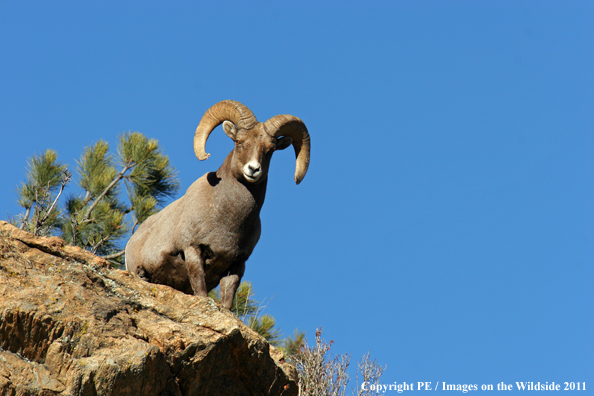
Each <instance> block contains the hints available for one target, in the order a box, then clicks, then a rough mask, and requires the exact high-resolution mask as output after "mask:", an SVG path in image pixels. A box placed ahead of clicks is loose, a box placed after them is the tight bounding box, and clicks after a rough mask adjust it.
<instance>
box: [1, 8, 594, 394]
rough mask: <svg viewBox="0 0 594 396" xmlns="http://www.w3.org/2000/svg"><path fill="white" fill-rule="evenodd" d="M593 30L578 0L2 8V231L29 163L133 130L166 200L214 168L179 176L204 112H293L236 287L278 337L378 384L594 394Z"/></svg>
mask: <svg viewBox="0 0 594 396" xmlns="http://www.w3.org/2000/svg"><path fill="white" fill-rule="evenodd" d="M593 21H594V3H592V2H589V1H563V2H562V1H558V2H550V1H521V2H512V1H481V2H475V1H451V2H444V1H436V2H433V1H423V2H412V1H389V2H388V1H383V2H380V1H366V2H362V1H361V2H352V1H349V2H313V1H311V2H299V3H297V2H287V1H275V2H272V1H266V2H265V1H250V2H247V1H244V2H239V1H238V2H229V1H221V2H113V1H105V2H62V1H51V2H41V1H38V2H35V1H29V2H17V1H4V2H1V3H0V134H1V138H2V140H1V142H2V149H3V150H2V152H3V154H2V156H1V157H0V158H1V159H0V161H1V162H0V164H1V167H2V172H1V173H0V185H2V186H3V190H2V193H1V194H0V210H1V211H2V216H1V218H3V219H6V218H7V216H8V215H11V216H14V215H16V214H18V213H19V212H20V211H21V209H20V208H19V207H18V205H17V204H16V202H15V200H16V186H17V184H18V183H19V182H20V181H21V180H23V178H24V174H25V166H26V160H27V158H28V157H30V156H31V154H33V153H40V152H42V151H44V150H45V149H46V148H53V149H55V150H57V151H58V153H59V158H60V159H61V160H62V161H64V162H68V163H69V164H70V165H71V168H72V169H74V168H75V159H77V158H78V157H79V156H80V153H81V151H82V149H83V147H84V146H85V145H89V144H91V143H93V142H95V141H97V140H99V139H105V140H107V141H109V142H110V143H111V144H112V146H113V147H114V148H115V142H116V137H117V135H118V134H120V133H121V132H123V131H128V130H132V131H140V132H142V133H144V134H146V135H147V136H149V137H151V138H156V139H158V140H159V142H160V144H161V146H162V147H163V149H164V151H165V153H166V154H168V155H169V157H170V159H171V162H172V164H173V165H174V166H175V167H176V169H177V170H178V171H179V177H180V179H181V183H182V188H181V190H180V196H181V194H182V193H183V192H184V191H185V189H186V188H187V187H188V186H189V185H190V184H191V183H192V182H193V181H194V180H195V179H196V178H198V177H199V176H201V175H202V174H204V173H206V172H207V171H211V170H216V169H217V168H218V167H219V165H220V164H221V162H222V160H223V159H224V157H225V156H226V154H227V153H228V152H229V151H230V150H231V148H232V142H231V141H230V140H229V139H228V138H227V137H226V136H225V135H224V134H223V133H222V131H221V130H220V129H218V130H215V133H213V135H212V138H211V139H210V140H209V142H208V144H207V149H208V151H209V152H210V153H211V154H212V156H211V158H210V159H208V160H207V161H204V162H200V161H198V160H197V159H196V158H195V156H194V153H193V150H192V137H193V133H194V130H195V128H196V126H197V124H198V122H199V120H200V118H201V116H202V114H203V113H204V111H205V110H206V109H207V108H208V107H210V106H211V105H213V104H214V103H216V102H218V101H220V100H223V99H233V100H237V101H240V102H242V103H244V104H245V105H247V106H248V107H250V108H251V109H252V111H253V112H254V113H255V114H256V116H257V117H258V118H259V119H260V120H262V121H264V120H266V119H268V118H269V117H271V116H274V115H276V114H286V113H288V114H293V115H296V116H298V117H300V118H302V119H303V120H304V121H305V123H306V125H307V126H308V128H309V131H310V134H311V137H312V159H311V166H310V169H309V173H308V174H307V176H306V177H305V179H304V181H303V183H302V184H300V185H299V186H295V183H294V182H293V171H294V157H293V153H292V151H291V150H287V151H284V152H279V153H277V154H276V155H275V157H274V158H273V161H272V166H271V171H270V176H269V178H270V182H269V187H268V195H267V197H266V204H265V205H264V208H263V211H262V223H263V232H262V238H261V239H260V243H259V244H258V246H257V247H256V250H255V252H254V254H253V255H252V257H251V258H250V260H249V261H248V265H247V270H246V275H245V278H244V279H247V280H250V281H252V282H253V284H254V286H255V288H256V291H257V297H258V298H259V299H266V301H267V302H268V303H269V304H268V308H267V312H268V313H270V314H272V315H273V316H275V317H276V319H277V322H278V325H279V327H280V328H281V329H282V330H283V331H284V333H285V335H288V334H291V333H292V332H293V330H294V329H295V328H299V329H301V330H305V331H306V332H307V334H308V336H309V338H310V339H311V338H312V337H313V333H314V331H315V328H316V327H317V326H322V327H323V328H324V333H325V336H326V338H327V339H328V340H330V339H332V340H334V341H335V344H334V346H333V351H334V352H336V353H344V352H349V353H350V354H351V355H352V356H353V359H358V358H359V357H360V356H361V355H363V353H365V352H366V351H368V350H369V351H370V352H371V355H372V356H373V357H375V358H376V359H377V360H378V361H379V362H381V363H383V364H387V365H388V368H387V371H386V372H385V375H384V377H383V382H384V383H393V382H402V381H407V382H413V381H414V382H417V381H432V382H433V383H435V382H436V381H447V382H449V383H460V384H464V383H466V384H478V385H479V387H480V385H481V384H497V383H499V382H501V381H503V382H506V383H515V381H534V382H538V381H540V382H546V381H548V382H552V381H555V382H557V383H563V382H565V381H575V382H577V381H579V382H584V381H585V382H586V384H587V386H588V387H589V389H590V392H593V393H589V392H588V393H589V394H594V370H593V369H594V342H593V334H594V317H593V314H594V298H593V297H594V288H593V285H594V267H593V264H594V263H593V262H594V210H593V208H594V206H593V204H594V22H593ZM69 191H70V192H74V191H75V189H74V188H72V187H71V188H70V189H69ZM479 392H480V391H479ZM495 392H497V391H495ZM510 393H515V392H510ZM580 394H586V393H585V392H581V393H580Z"/></svg>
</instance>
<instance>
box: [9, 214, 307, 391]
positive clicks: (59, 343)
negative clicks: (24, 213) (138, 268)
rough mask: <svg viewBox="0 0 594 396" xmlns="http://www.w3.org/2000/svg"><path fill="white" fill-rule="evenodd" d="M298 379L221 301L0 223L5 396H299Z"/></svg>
mask: <svg viewBox="0 0 594 396" xmlns="http://www.w3.org/2000/svg"><path fill="white" fill-rule="evenodd" d="M296 379H297V374H296V371H295V369H294V368H293V367H292V366H290V365H289V364H287V363H285V362H284V360H283V355H282V353H281V352H280V351H278V350H276V349H274V348H273V347H272V346H270V345H269V344H268V343H267V342H266V340H265V339H264V338H262V337H261V336H259V335H258V334H257V333H255V332H254V331H253V330H251V329H250V328H248V327H247V326H245V325H244V324H243V323H242V322H241V321H240V320H238V319H237V317H236V316H235V315H233V314H232V313H231V312H230V311H228V310H226V309H224V308H222V307H221V306H220V305H219V304H217V303H215V302H214V301H213V300H212V299H210V298H200V297H195V296H190V295H186V294H183V293H181V292H178V291H176V290H174V289H171V288H169V287H167V286H161V285H155V284H150V283H146V282H143V281H141V280H140V279H138V278H137V277H135V276H132V275H130V274H129V273H128V272H126V271H122V270H119V269H111V268H109V265H108V263H107V262H106V261H105V260H103V259H101V258H99V257H97V256H94V255H93V254H91V253H89V252H87V251H85V250H82V249H79V248H76V247H72V246H67V245H65V244H64V242H63V241H62V240H61V239H59V238H56V237H52V238H44V237H35V236H33V235H31V234H29V233H26V232H24V231H21V230H19V229H17V228H15V227H13V226H11V225H9V224H8V223H5V222H0V395H97V396H99V395H126V396H133V395H296V394H297V392H298V390H297V385H296Z"/></svg>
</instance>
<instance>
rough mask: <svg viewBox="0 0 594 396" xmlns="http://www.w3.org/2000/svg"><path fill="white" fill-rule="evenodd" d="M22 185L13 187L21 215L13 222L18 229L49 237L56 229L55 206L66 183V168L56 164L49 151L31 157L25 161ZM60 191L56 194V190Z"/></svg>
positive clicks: (57, 214) (58, 214)
mask: <svg viewBox="0 0 594 396" xmlns="http://www.w3.org/2000/svg"><path fill="white" fill-rule="evenodd" d="M28 168H29V170H28V173H27V177H26V181H25V182H21V186H20V187H17V193H18V195H19V198H18V203H19V205H21V206H22V207H23V208H25V213H24V214H23V215H21V216H20V218H19V220H17V222H19V223H20V228H21V229H24V230H25V231H29V232H32V233H34V234H35V235H43V236H46V235H51V234H52V233H53V232H55V231H56V229H58V228H59V221H58V218H59V216H60V210H59V208H58V207H57V206H56V203H57V201H58V199H59V198H60V196H61V195H62V192H63V191H64V187H65V186H66V184H67V183H68V182H69V181H70V176H71V174H70V172H69V171H68V169H67V166H66V165H64V164H62V163H60V162H58V154H57V153H56V152H55V151H54V150H51V149H48V150H46V151H45V153H43V154H40V155H33V157H31V159H30V160H29V161H28ZM58 189H59V190H60V191H59V192H57V193H56V190H58Z"/></svg>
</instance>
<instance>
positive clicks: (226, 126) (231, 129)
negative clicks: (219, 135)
mask: <svg viewBox="0 0 594 396" xmlns="http://www.w3.org/2000/svg"><path fill="white" fill-rule="evenodd" d="M223 131H225V135H227V136H229V137H230V138H231V139H233V140H235V135H236V134H237V127H235V125H234V124H233V123H232V122H231V121H224V122H223Z"/></svg>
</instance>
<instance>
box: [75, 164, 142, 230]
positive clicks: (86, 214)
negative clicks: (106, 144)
mask: <svg viewBox="0 0 594 396" xmlns="http://www.w3.org/2000/svg"><path fill="white" fill-rule="evenodd" d="M135 165H136V164H135V163H133V162H131V163H129V164H126V166H125V167H124V169H122V171H121V172H120V173H118V174H117V176H116V177H115V178H114V179H113V180H112V182H111V183H109V185H108V186H107V187H105V190H103V192H102V193H101V194H100V195H99V196H98V197H97V198H96V199H95V201H93V203H92V204H91V206H89V209H88V210H87V212H86V213H85V216H84V217H83V220H82V221H81V223H86V222H89V217H91V212H92V211H93V209H95V206H97V204H98V203H99V201H101V200H102V199H103V198H104V197H105V196H106V195H107V193H108V192H109V190H111V189H112V188H113V187H114V186H115V185H116V184H117V182H119V181H120V180H122V179H123V178H124V176H125V174H126V172H127V171H128V170H129V169H131V168H133V167H134V166H135Z"/></svg>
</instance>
